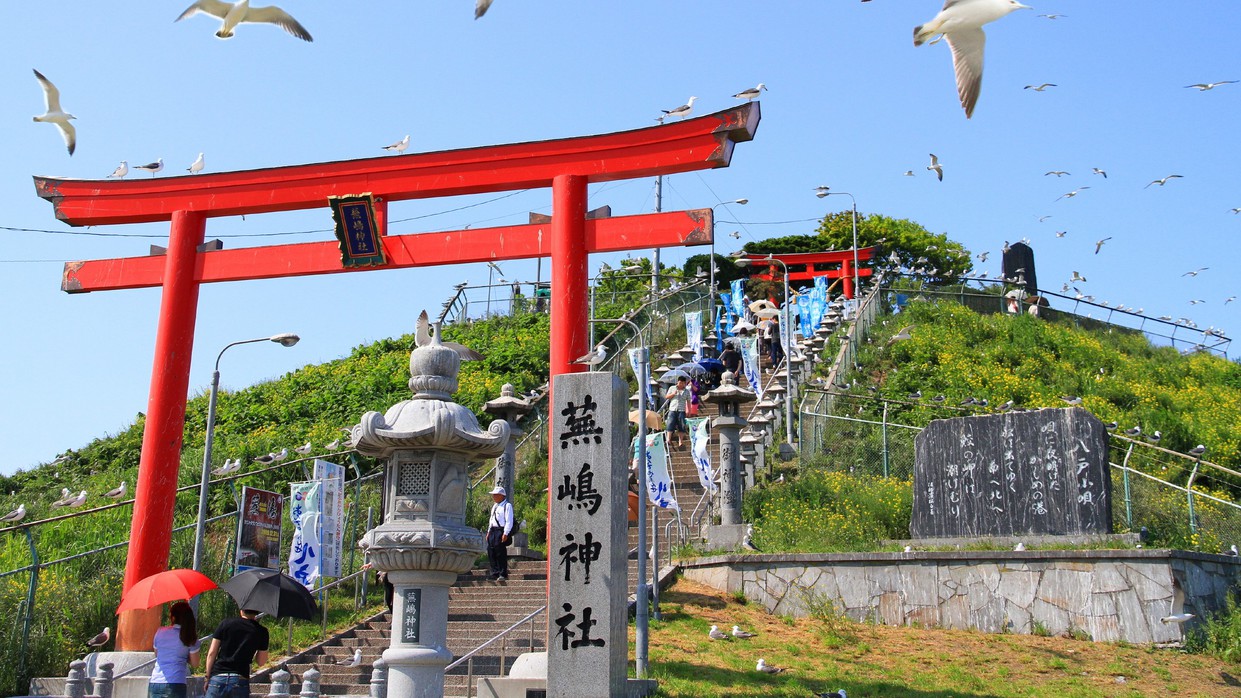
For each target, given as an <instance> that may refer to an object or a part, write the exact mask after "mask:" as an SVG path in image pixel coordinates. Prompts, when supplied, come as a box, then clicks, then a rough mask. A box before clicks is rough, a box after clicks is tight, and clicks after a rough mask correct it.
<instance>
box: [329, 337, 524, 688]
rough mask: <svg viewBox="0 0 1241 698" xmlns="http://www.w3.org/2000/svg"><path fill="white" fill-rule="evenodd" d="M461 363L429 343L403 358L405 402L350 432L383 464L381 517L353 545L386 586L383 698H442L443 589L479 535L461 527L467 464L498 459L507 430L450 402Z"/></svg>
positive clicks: (445, 657)
mask: <svg viewBox="0 0 1241 698" xmlns="http://www.w3.org/2000/svg"><path fill="white" fill-rule="evenodd" d="M460 362H461V359H460V357H459V356H458V355H457V353H456V352H455V351H454V350H453V349H450V348H448V347H445V346H443V344H441V342H440V333H439V329H438V327H437V328H436V331H435V332H434V333H433V335H432V338H431V341H430V342H429V343H426V344H423V345H422V346H419V347H417V348H416V349H414V351H413V352H412V353H411V354H410V356H409V371H410V379H409V387H410V390H412V391H413V392H414V395H413V398H412V399H409V400H404V401H402V402H399V403H397V404H396V405H393V406H392V407H390V408H389V409H388V411H387V412H386V413H383V414H380V413H379V412H367V413H366V414H364V415H362V420H361V422H360V423H359V424H357V425H355V426H354V427H353V430H352V436H353V443H354V445H355V447H356V448H357V450H358V452H359V453H361V454H362V455H366V456H371V457H374V458H381V459H387V465H386V469H387V472H386V473H385V478H384V520H383V523H381V524H380V525H379V526H378V527H376V528H373V529H371V530H370V531H367V532H366V535H365V536H364V537H363V538H362V540H361V541H360V542H359V545H360V547H362V548H363V549H364V550H365V551H366V554H367V556H368V557H369V559H370V561H371V562H372V563H373V564H374V566H375V568H376V569H378V570H380V571H382V572H385V573H387V576H388V581H390V582H391V583H392V586H393V591H394V593H393V609H392V610H393V613H392V634H391V637H390V638H389V645H388V649H386V650H384V653H383V660H384V662H385V663H386V664H387V665H388V670H389V675H388V695H392V696H402V698H442V697H443V695H444V667H445V666H447V665H448V663H449V662H450V661H451V660H452V652H450V651H449V650H448V646H447V635H448V590H449V587H450V586H452V584H453V583H454V582H455V581H456V579H457V575H458V574H460V573H462V572H465V571H466V570H468V569H470V568H471V567H472V566H473V564H474V561H475V559H477V557H478V556H479V554H480V553H482V552H483V549H484V545H483V535H482V534H481V533H480V532H479V531H478V529H475V528H471V527H469V526H467V525H466V524H465V504H466V496H467V493H468V490H469V484H470V483H469V473H468V471H467V469H468V468H469V465H470V463H472V462H477V461H480V460H484V459H488V458H495V457H497V456H499V455H501V454H502V453H504V447H505V445H506V444H507V443H508V440H509V425H508V423H507V422H505V421H503V420H496V421H494V422H492V423H491V425H490V427H489V428H488V429H487V430H486V431H483V430H482V429H480V428H479V425H478V420H477V418H475V416H474V414H473V413H472V412H470V411H469V410H468V409H466V408H465V407H462V406H461V405H458V404H457V403H455V402H453V400H452V393H453V392H455V391H456V390H457V372H458V370H459V369H460Z"/></svg>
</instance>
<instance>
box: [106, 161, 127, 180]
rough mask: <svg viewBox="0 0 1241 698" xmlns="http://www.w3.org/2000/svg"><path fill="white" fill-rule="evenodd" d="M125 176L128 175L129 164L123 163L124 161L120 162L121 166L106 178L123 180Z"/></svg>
mask: <svg viewBox="0 0 1241 698" xmlns="http://www.w3.org/2000/svg"><path fill="white" fill-rule="evenodd" d="M127 174H129V163H128V162H125V161H124V160H121V164H119V165H117V166H116V169H115V170H112V174H110V175H108V177H114V178H116V179H125V175H127Z"/></svg>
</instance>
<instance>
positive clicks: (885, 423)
mask: <svg viewBox="0 0 1241 698" xmlns="http://www.w3.org/2000/svg"><path fill="white" fill-rule="evenodd" d="M880 428H881V429H882V432H883V476H884V477H885V478H886V477H887V476H888V403H887V401H886V400H885V401H884V403H883V426H882V427H880Z"/></svg>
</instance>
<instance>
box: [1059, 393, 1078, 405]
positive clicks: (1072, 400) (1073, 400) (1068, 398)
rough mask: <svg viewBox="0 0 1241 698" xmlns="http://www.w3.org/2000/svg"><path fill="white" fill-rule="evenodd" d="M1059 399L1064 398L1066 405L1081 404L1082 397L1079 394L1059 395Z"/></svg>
mask: <svg viewBox="0 0 1241 698" xmlns="http://www.w3.org/2000/svg"><path fill="white" fill-rule="evenodd" d="M1060 399H1061V400H1064V402H1065V404H1067V405H1080V404H1082V397H1081V396H1080V395H1061V396H1060Z"/></svg>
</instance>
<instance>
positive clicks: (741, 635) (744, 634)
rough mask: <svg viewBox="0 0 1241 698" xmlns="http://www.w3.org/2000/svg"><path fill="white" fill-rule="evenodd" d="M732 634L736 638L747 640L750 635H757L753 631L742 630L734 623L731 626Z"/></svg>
mask: <svg viewBox="0 0 1241 698" xmlns="http://www.w3.org/2000/svg"><path fill="white" fill-rule="evenodd" d="M732 636H733V637H735V638H737V639H738V640H747V639H749V638H752V637H757V635H756V634H755V633H751V632H746V631H744V630H742V629H741V628H739V627H737V626H736V625H734V626H733V632H732Z"/></svg>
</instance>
